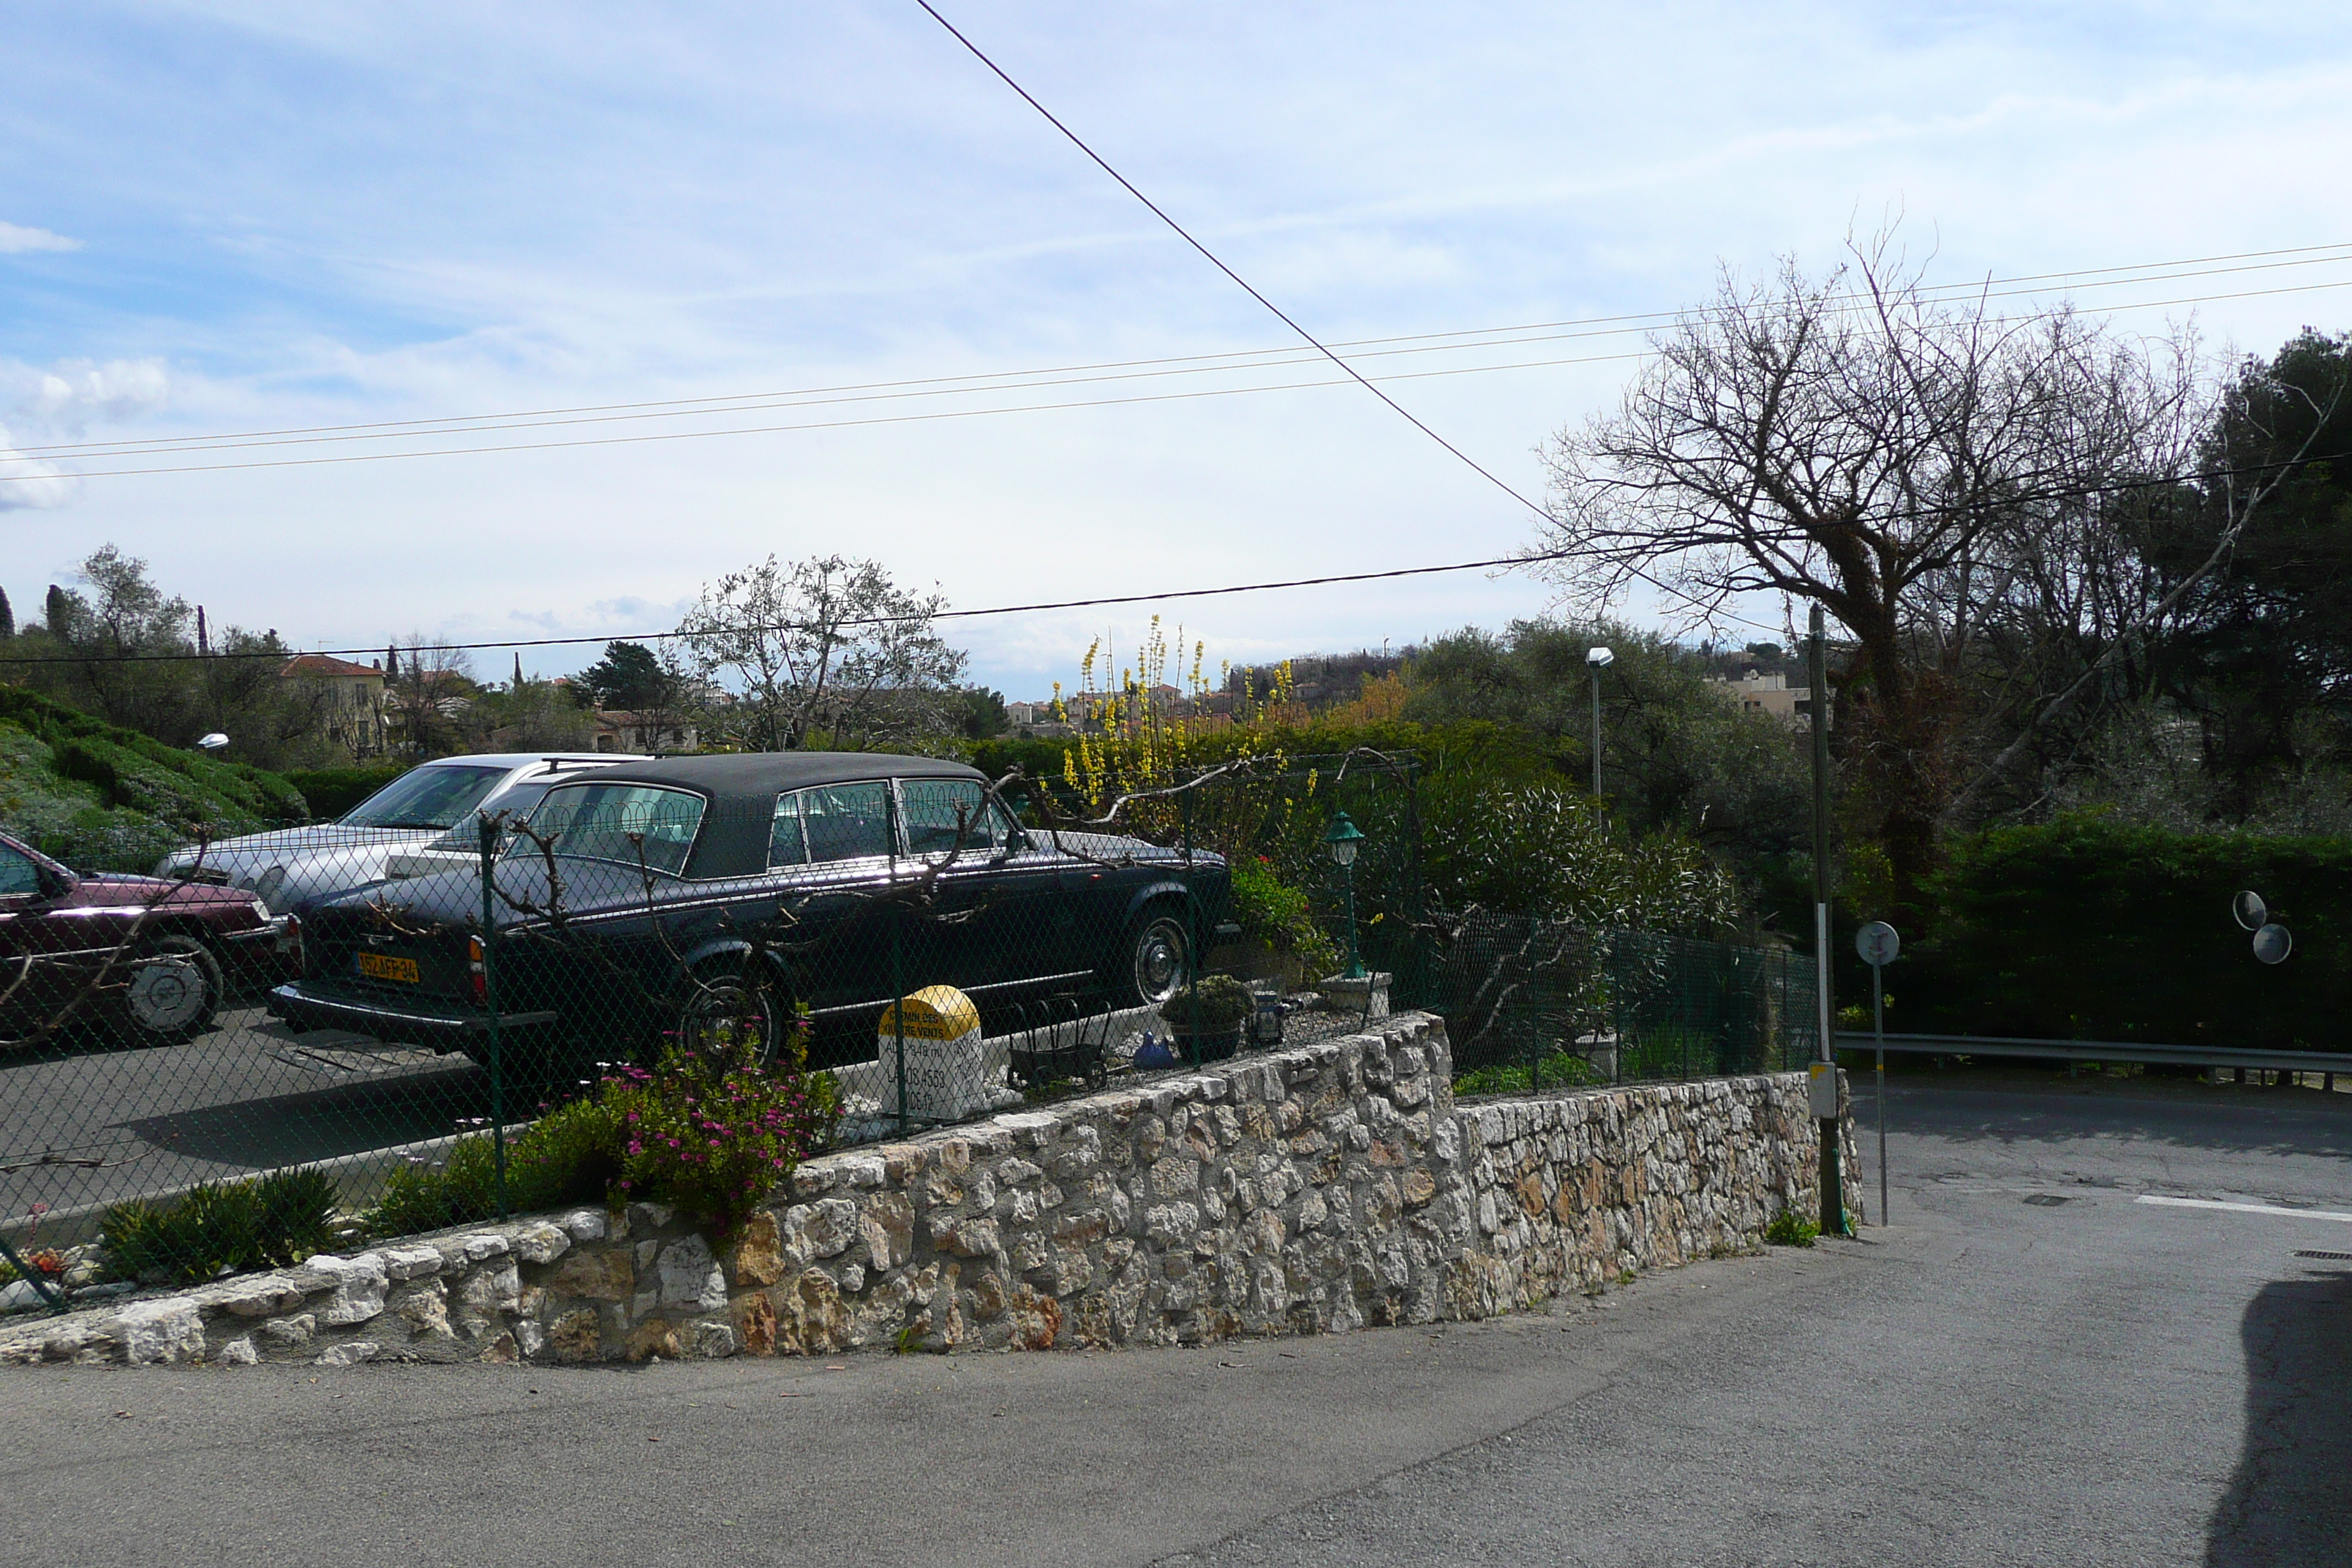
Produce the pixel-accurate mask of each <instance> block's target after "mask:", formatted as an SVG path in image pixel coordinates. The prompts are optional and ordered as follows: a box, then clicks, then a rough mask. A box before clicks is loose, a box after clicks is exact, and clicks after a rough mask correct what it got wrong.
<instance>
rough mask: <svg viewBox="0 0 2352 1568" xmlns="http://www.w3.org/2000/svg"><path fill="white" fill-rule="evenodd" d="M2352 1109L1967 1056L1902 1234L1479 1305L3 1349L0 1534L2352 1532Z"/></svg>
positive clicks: (584, 1546) (1944, 1093) (1493, 1552)
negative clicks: (1990, 1065) (788, 1339)
mask: <svg viewBox="0 0 2352 1568" xmlns="http://www.w3.org/2000/svg"><path fill="white" fill-rule="evenodd" d="M2059 1082H2060V1083H2061V1084H2063V1080H2059ZM2347 1110H2352V1096H2343V1097H2338V1099H2337V1100H2336V1101H2333V1102H2326V1103H2323V1102H2321V1100H2320V1097H2319V1096H2318V1095H2317V1094H2315V1093H2303V1094H2298V1095H2293V1096H2284V1095H2280V1094H2264V1093H2262V1092H2259V1091H2254V1090H2246V1091H2238V1092H2234V1093H2233V1092H2230V1091H2197V1092H2195V1093H2193V1094H2190V1093H2180V1092H2168V1093H2166V1094H2162V1095H2158V1096H2157V1097H2155V1098H2140V1097H2135V1096H2131V1095H2126V1094H2120V1093H2112V1092H2105V1091H2101V1092H2096V1093H2092V1092H2084V1093H2067V1092H2063V1091H2062V1090H2058V1089H2053V1087H2052V1085H2051V1080H2048V1079H2043V1080H2042V1081H2041V1083H2040V1085H2038V1086H2036V1087H2034V1088H2033V1089H2031V1090H2025V1091H2021V1090H2016V1089H2010V1090H2001V1091H1990V1090H1986V1089H1969V1088H1964V1087H1959V1086H1957V1085H1954V1084H1949V1083H1946V1084H1925V1083H1923V1084H1922V1086H1921V1087H1916V1088H1912V1089H1905V1090H1899V1091H1898V1093H1897V1096H1896V1098H1895V1121H1896V1125H1897V1127H1898V1128H1900V1129H1902V1131H1899V1132H1898V1135H1897V1137H1896V1139H1895V1168H1896V1171H1897V1175H1898V1180H1897V1191H1896V1213H1895V1219H1896V1221H1897V1223H1896V1224H1895V1226H1892V1227H1891V1228H1887V1229H1883V1230H1873V1231H1871V1232H1868V1233H1865V1234H1866V1237H1867V1239H1866V1240H1864V1242H1862V1243H1859V1244H1825V1245H1823V1246H1822V1247H1818V1248H1815V1249H1813V1250H1812V1251H1810V1252H1796V1251H1776V1252H1774V1253H1773V1254H1771V1255H1770V1256H1769V1257H1765V1258H1738V1259H1728V1260H1725V1261H1722V1262H1717V1263H1706V1264H1700V1265H1697V1266H1695V1267H1693V1268H1686V1269H1682V1270H1679V1271H1676V1272H1673V1273H1669V1274H1664V1275H1659V1276H1656V1277H1654V1278H1652V1279H1645V1280H1643V1281H1641V1282H1639V1283H1637V1284H1635V1285H1633V1286H1632V1287H1630V1288H1627V1289H1622V1290H1612V1291H1611V1292H1610V1293H1609V1294H1607V1295H1606V1296H1604V1297H1602V1298H1600V1299H1599V1300H1597V1301H1587V1300H1582V1299H1579V1300H1575V1301H1572V1302H1570V1303H1566V1304H1563V1305H1562V1306H1560V1307H1559V1309H1558V1310H1555V1311H1554V1312H1552V1313H1551V1314H1549V1315H1537V1316H1528V1317H1521V1318H1516V1319H1509V1320H1503V1321H1496V1322H1493V1323H1486V1324H1475V1325H1460V1326H1454V1327H1449V1328H1446V1329H1444V1330H1442V1331H1382V1332H1373V1333H1365V1334H1358V1335H1351V1336H1343V1337H1339V1338H1334V1339H1325V1340H1305V1341H1299V1340H1291V1341H1282V1342H1255V1343H1247V1344H1241V1345H1227V1346H1222V1347H1217V1348H1213V1349H1209V1350H1201V1351H1180V1352H1141V1353H1126V1354H1108V1355H1053V1356H970V1357H948V1358H940V1359H932V1358H926V1357H891V1356H883V1355H874V1356H858V1357H850V1358H845V1359H844V1360H842V1361H840V1362H837V1363H778V1362H764V1363H763V1362H736V1363H719V1364H705V1365H687V1366H677V1365H672V1366H658V1367H655V1368H651V1369H648V1370H644V1371H638V1372H616V1371H590V1372H571V1373H563V1372H557V1371H554V1370H551V1369H506V1368H400V1367H360V1368H352V1369H339V1370H326V1369H319V1370H305V1369H295V1368H276V1367H265V1368H255V1369H248V1370H244V1371H219V1370H213V1369H178V1370H168V1371H166V1370H151V1369H142V1370H138V1371H131V1370H127V1369H126V1370H113V1371H92V1370H88V1369H69V1368H41V1369H31V1370H27V1371H24V1372H19V1373H11V1374H8V1375H7V1376H5V1378H0V1399H5V1401H6V1405H7V1408H8V1411H9V1414H10V1416H11V1419H9V1420H7V1421H6V1422H5V1423H0V1497H5V1499H6V1501H5V1504H0V1508H5V1515H0V1526H5V1529H0V1542H5V1556H6V1558H7V1560H9V1561H21V1562H52V1563H74V1564H78V1565H82V1564H110V1563H154V1562H158V1561H166V1560H168V1561H174V1562H205V1561H223V1562H276V1561H287V1562H304V1563H308V1562H321V1563H352V1564H373V1563H385V1564H393V1563H398V1564H413V1563H418V1562H424V1561H439V1560H442V1559H444V1558H446V1557H449V1556H451V1555H453V1554H458V1555H463V1556H466V1557H467V1558H476V1557H478V1558H480V1559H482V1560H484V1561H489V1562H496V1563H578V1564H602V1563H614V1564H622V1563H627V1564H635V1565H646V1568H651V1565H656V1564H669V1563H678V1564H688V1563H691V1564H697V1565H703V1564H712V1563H770V1562H779V1563H781V1562H790V1563H842V1564H848V1563H856V1564H874V1563H989V1564H1004V1563H1151V1562H1169V1563H1213V1564H1220V1565H1223V1564H1243V1563H1531V1564H1532V1563H1545V1564H1563V1563H1596V1564H1598V1563H1612V1564H1617V1563H1727V1564H1728V1563H1855V1564H1863V1563H1868V1564H1885V1563H2032V1564H2054V1563H2118V1564H2125V1563H2128V1564H2134V1565H2145V1564H2160V1563H2222V1564H2231V1565H2236V1564H2252V1563H2296V1564H2317V1563H2336V1562H2347V1561H2352V1487H2347V1479H2352V1426H2347V1420H2352V1416H2347V1413H2352V1282H2347V1280H2348V1279H2352V1263H2347V1262H2344V1261H2339V1260H2334V1259H2327V1258H2299V1257H2297V1256H2296V1253H2297V1251H2298V1249H2304V1250H2312V1251H2341V1252H2347V1253H2352V1223H2346V1222H2344V1221H2342V1220H2339V1219H2336V1218H2330V1217H2325V1215H2326V1214H2329V1213H2338V1214H2352V1162H2347V1152H2352V1115H2347ZM1872 1185H1873V1187H1874V1186H1875V1183H1874V1182H1873V1184H1872ZM2144 1196H2163V1197H2172V1198H2184V1197H2185V1198H2190V1199H2197V1200H2203V1201H2209V1202H2221V1203H2235V1204H2241V1205H2248V1206H2245V1207H2239V1208H2221V1207H2198V1206H2181V1205H2171V1204H2163V1205H2159V1204H2151V1203H2146V1202H2142V1201H2139V1200H2140V1199H2141V1198H2142V1197H2144ZM2060 1199H2063V1202H2060V1201H2053V1200H2060ZM2298 1208H2301V1209H2303V1210H2305V1212H2287V1213H2273V1212H2267V1211H2268V1210H2271V1209H2287V1210H2290V1211H2293V1210H2295V1209H2298ZM831 1367H839V1368H841V1369H842V1370H838V1371H835V1370H830V1368H831ZM165 1543H168V1547H169V1550H168V1552H166V1551H164V1550H163V1547H164V1545H165Z"/></svg>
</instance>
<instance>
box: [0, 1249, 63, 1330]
mask: <svg viewBox="0 0 2352 1568" xmlns="http://www.w3.org/2000/svg"><path fill="white" fill-rule="evenodd" d="M0 1258H6V1259H7V1260H8V1267H9V1268H14V1269H15V1270H16V1278H17V1279H22V1280H23V1281H24V1282H25V1283H26V1284H27V1285H30V1286H31V1287H32V1288H33V1294H34V1295H36V1296H38V1297H39V1298H40V1299H41V1305H43V1306H44V1307H47V1309H48V1310H50V1311H52V1312H65V1311H70V1310H72V1309H71V1308H69V1307H68V1306H67V1305H66V1299H65V1293H64V1292H63V1291H53V1290H51V1289H49V1282H48V1281H47V1280H46V1279H42V1278H41V1271H40V1270H39V1269H37V1268H34V1267H33V1266H32V1265H31V1264H29V1263H27V1262H26V1261H25V1260H24V1259H23V1258H19V1257H17V1256H16V1248H15V1247H11V1246H9V1245H8V1238H7V1237H0Z"/></svg>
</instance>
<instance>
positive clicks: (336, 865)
mask: <svg viewBox="0 0 2352 1568" xmlns="http://www.w3.org/2000/svg"><path fill="white" fill-rule="evenodd" d="M643 761H646V759H645V758H643V757H636V756H629V755H624V754H621V753H619V752H559V753H555V754H552V755H543V754H532V753H522V752H499V753H495V754H491V755H487V756H471V757H442V758H439V759H437V760H436V761H433V762H429V763H419V764H417V765H416V766H415V767H413V768H411V769H409V770H408V772H406V773H403V774H401V775H400V776H399V777H398V778H396V779H394V780H393V781H392V782H391V783H390V784H386V785H384V786H383V788H382V789H380V790H378V791H376V792H375V794H373V795H370V796H368V798H367V799H365V800H363V801H362V802H361V803H360V804H359V805H356V806H354V807H352V809H351V810H350V811H349V812H347V813H345V814H344V815H343V816H342V817H341V818H340V819H339V820H337V821H334V822H320V823H310V824H307V825H305V826H301V827H282V828H279V829H278V830H277V831H275V832H271V833H254V834H248V835H247V836H245V837H241V838H224V839H222V840H220V841H219V842H218V843H215V844H212V845H209V846H205V847H203V848H202V849H201V850H200V849H199V848H198V847H197V846H195V845H193V844H192V845H188V846H185V847H182V848H179V849H175V850H173V852H172V853H171V854H169V855H166V856H164V857H163V859H162V860H161V861H159V862H158V863H157V864H156V867H155V875H157V876H158V877H166V878H174V879H177V878H182V877H187V876H189V875H190V873H191V872H192V871H193V873H194V880H197V881H202V882H212V883H216V884H220V885H223V886H226V887H234V888H244V889H248V890H250V891H252V892H254V893H257V894H258V895H260V897H261V898H262V900H264V901H265V902H267V903H268V905H269V907H270V908H271V909H273V910H300V909H302V908H303V907H304V906H306V905H308V904H310V903H311V902H313V901H314V900H319V899H322V898H331V897H333V896H334V895H335V894H338V893H347V892H350V891H352V889H357V888H364V887H368V886H370V885H372V884H373V883H376V882H381V881H383V880H384V879H386V878H388V877H392V876H394V875H397V874H399V873H398V872H396V871H395V870H394V868H393V867H392V865H391V861H392V859H393V857H394V856H396V855H399V854H401V853H402V852H403V851H414V850H418V849H421V848H423V847H425V846H427V845H430V844H433V843H434V841H435V840H436V839H439V838H440V837H442V836H443V835H445V834H447V833H449V832H450V831H451V830H452V829H454V828H457V826H458V825H459V824H460V823H462V822H464V821H466V820H467V819H468V818H470V817H471V816H473V815H474V813H475V812H477V811H479V810H490V811H498V810H501V809H504V805H502V803H503V802H505V801H507V800H508V799H509V797H512V799H513V803H514V804H515V805H517V806H519V807H521V808H524V809H528V807H530V806H533V805H538V804H539V797H540V796H541V795H545V794H546V793H547V785H548V784H551V783H554V782H555V781H557V780H559V779H562V778H566V777H577V776H578V775H579V773H581V772H582V771H583V770H585V769H591V768H602V767H610V766H612V765H613V764H614V763H629V762H643ZM517 791H521V792H523V793H522V794H520V795H517V794H516V792H517ZM402 869H404V870H407V871H408V872H409V874H411V875H414V874H415V868H408V867H404V868H402Z"/></svg>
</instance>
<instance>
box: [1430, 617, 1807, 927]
mask: <svg viewBox="0 0 2352 1568" xmlns="http://www.w3.org/2000/svg"><path fill="white" fill-rule="evenodd" d="M1595 646H1605V647H1608V648H1609V649H1610V650H1611V651H1612V653H1613V654H1615V656H1616V657H1615V658H1614V660H1613V661H1612V663H1610V664H1609V665H1608V666H1607V667H1606V668H1603V669H1602V670H1601V793H1602V795H1604V796H1605V797H1606V799H1607V801H1608V804H1609V805H1610V807H1611V809H1612V811H1614V812H1615V813H1617V814H1618V815H1619V816H1622V818H1623V819H1624V820H1625V821H1626V823H1627V824H1628V825H1629V826H1632V827H1633V829H1634V830H1635V831H1637V832H1644V833H1648V832H1661V831H1674V832H1677V833H1682V834H1687V835H1689V836H1691V837H1695V838H1697V839H1699V840H1700V841H1702V842H1704V843H1706V844H1708V845H1710V846H1712V847H1715V848H1717V849H1718V850H1719V851H1721V852H1723V853H1724V854H1726V856H1727V858H1729V859H1730V860H1731V861H1732V863H1733V864H1734V865H1735V866H1738V868H1740V869H1741V870H1742V872H1743V873H1744V874H1746V875H1747V876H1748V879H1750V880H1751V881H1763V880H1769V879H1770V877H1771V876H1772V875H1773V874H1775V869H1774V868H1775V866H1776V864H1777V862H1779V861H1780V860H1782V859H1784V858H1787V857H1788V856H1790V855H1791V854H1792V853H1797V852H1800V851H1803V852H1810V850H1811V816H1810V806H1809V805H1808V800H1809V796H1808V795H1807V793H1806V792H1807V791H1808V789H1809V788H1810V778H1811V775H1810V773H1809V772H1808V771H1807V766H1808V765H1807V762H1806V759H1805V755H1804V753H1803V751H1802V749H1801V742H1802V739H1803V736H1802V732H1801V731H1798V730H1795V729H1792V728H1791V727H1790V725H1788V724H1787V723H1785V722H1784V721H1780V720H1778V719H1775V718H1771V717H1769V716H1767V715H1764V714H1760V713H1755V712H1749V711H1746V710H1742V709H1741V708H1740V706H1739V704H1738V701H1737V700H1735V699H1734V698H1733V696H1732V695H1731V694H1730V693H1729V692H1728V691H1727V690H1726V689H1724V688H1723V687H1722V686H1721V685H1720V684H1719V683H1717V682H1713V681H1710V680H1709V679H1707V675H1708V671H1707V669H1706V663H1705V661H1704V660H1703V659H1702V658H1700V657H1699V656H1698V655H1697V654H1696V653H1694V652H1693V651H1691V650H1690V649H1688V648H1685V647H1681V646H1680V645H1678V644H1676V643H1675V642H1674V641H1672V640H1671V639H1669V638H1667V637H1661V636H1659V635H1658V634H1656V633H1654V632H1645V631H1640V630H1636V629H1635V628H1633V627H1631V626H1623V625H1622V624H1619V623H1616V622H1608V621H1596V622H1589V623H1585V624H1582V625H1574V624H1569V623H1564V622H1558V621H1548V620H1547V621H1517V622H1514V623H1512V625H1511V626H1510V627H1509V628H1508V629H1507V631H1505V632H1503V633H1501V634H1500V635H1497V634H1496V633H1493V632H1488V631H1483V630H1480V629H1478V628H1476V627H1469V628H1465V629H1464V630H1462V631H1459V632H1455V633H1454V634H1452V635H1451V636H1448V637H1439V638H1437V639H1435V640H1434V641H1433V642H1432V643H1430V644H1429V646H1428V647H1425V648H1424V649H1423V650H1422V652H1421V654H1420V656H1419V657H1418V658H1415V659H1414V660H1413V662H1412V664H1411V665H1410V666H1408V667H1407V670H1406V684H1407V688H1408V690H1409V695H1408V696H1407V698H1406V700H1405V717H1406V718H1407V719H1409V720H1413V721H1419V722H1422V723H1425V724H1443V723H1448V722H1455V721H1463V720H1488V721H1496V722H1498V723H1502V724H1506V725H1510V726H1514V727H1517V728H1519V729H1522V730H1525V731H1530V732H1532V733H1533V734H1535V735H1537V736H1539V737H1541V738H1542V739H1543V741H1544V742H1546V743H1547V745H1548V747H1549V749H1551V750H1552V751H1553V752H1554V754H1555V755H1556V757H1557V758H1558V760H1559V771H1560V773H1562V774H1563V775H1565V778H1566V779H1570V780H1574V781H1577V782H1578V783H1581V782H1582V781H1585V780H1588V779H1590V778H1591V735H1592V673H1591V667H1590V666H1589V665H1587V664H1586V663H1585V655H1586V652H1587V650H1589V649H1591V648H1592V647H1595Z"/></svg>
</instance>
